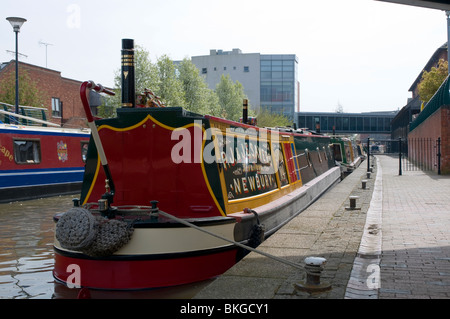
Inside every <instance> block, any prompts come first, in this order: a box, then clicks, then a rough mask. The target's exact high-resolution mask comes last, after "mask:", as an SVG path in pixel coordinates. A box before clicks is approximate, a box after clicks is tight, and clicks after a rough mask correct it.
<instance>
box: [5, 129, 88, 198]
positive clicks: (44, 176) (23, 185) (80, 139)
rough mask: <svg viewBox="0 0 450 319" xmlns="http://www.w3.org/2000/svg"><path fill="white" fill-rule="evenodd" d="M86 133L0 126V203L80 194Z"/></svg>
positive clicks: (74, 130)
mask: <svg viewBox="0 0 450 319" xmlns="http://www.w3.org/2000/svg"><path fill="white" fill-rule="evenodd" d="M89 137H90V134H89V133H88V132H86V131H82V130H78V129H64V128H50V127H31V126H22V125H8V124H1V125H0V203H4V202H11V201H17V200H27V199H34V198H40V197H48V196H55V195H66V194H73V193H77V192H80V191H81V186H82V181H83V176H84V165H85V163H84V161H83V155H84V156H85V152H86V151H87V146H88V143H89Z"/></svg>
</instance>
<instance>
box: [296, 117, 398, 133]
mask: <svg viewBox="0 0 450 319" xmlns="http://www.w3.org/2000/svg"><path fill="white" fill-rule="evenodd" d="M396 114H397V111H389V112H368V113H333V112H299V113H296V114H295V123H296V125H297V127H298V128H308V129H311V130H315V131H319V132H320V133H331V134H333V133H334V134H344V135H345V134H361V135H362V136H364V137H371V138H390V134H391V121H392V119H393V118H394V117H395V115H396Z"/></svg>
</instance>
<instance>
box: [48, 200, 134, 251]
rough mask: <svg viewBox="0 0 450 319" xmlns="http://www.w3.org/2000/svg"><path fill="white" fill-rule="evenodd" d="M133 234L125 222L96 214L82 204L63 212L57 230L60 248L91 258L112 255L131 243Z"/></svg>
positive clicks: (56, 234)
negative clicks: (79, 252) (78, 252)
mask: <svg viewBox="0 0 450 319" xmlns="http://www.w3.org/2000/svg"><path fill="white" fill-rule="evenodd" d="M132 234H133V228H132V227H131V226H130V225H128V224H127V223H126V222H123V221H119V220H115V219H106V218H104V217H101V216H93V215H92V214H91V213H90V212H89V210H87V209H85V208H82V207H74V208H71V209H70V210H69V211H67V212H66V213H64V214H63V215H62V216H61V218H60V219H59V221H58V223H57V224H56V230H55V236H56V239H57V240H58V241H59V243H60V245H61V247H63V248H65V249H70V250H75V251H81V252H83V253H85V254H86V255H89V256H92V257H104V256H109V255H112V254H113V253H114V252H116V251H117V250H119V249H120V248H121V247H123V246H124V245H125V244H126V243H128V241H129V240H130V239H131V235H132Z"/></svg>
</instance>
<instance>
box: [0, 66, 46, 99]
mask: <svg viewBox="0 0 450 319" xmlns="http://www.w3.org/2000/svg"><path fill="white" fill-rule="evenodd" d="M42 96H43V95H42V93H41V92H40V91H39V89H38V88H37V84H36V83H35V82H34V81H33V80H31V77H30V75H29V74H28V72H27V71H26V70H23V69H22V68H19V104H20V105H24V106H34V107H43V106H44V99H43V97H42ZM0 102H3V103H8V104H12V105H15V103H16V74H15V72H11V73H9V74H8V75H7V76H6V77H5V78H4V79H3V80H2V81H1V82H0Z"/></svg>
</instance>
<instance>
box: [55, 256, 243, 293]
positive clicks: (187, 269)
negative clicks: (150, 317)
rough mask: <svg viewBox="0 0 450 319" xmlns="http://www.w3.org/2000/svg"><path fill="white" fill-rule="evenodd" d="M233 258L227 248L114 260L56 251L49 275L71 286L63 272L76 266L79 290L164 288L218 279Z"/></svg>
mask: <svg viewBox="0 0 450 319" xmlns="http://www.w3.org/2000/svg"><path fill="white" fill-rule="evenodd" d="M236 255H237V249H236V248H229V249H224V250H223V251H215V252H205V253H204V254H199V255H195V254H192V255H191V256H183V257H175V256H173V257H172V258H167V257H166V258H161V259H154V258H155V257H154V256H152V257H149V256H140V257H139V256H123V257H121V258H119V259H117V260H96V259H83V258H77V257H76V256H73V257H70V256H68V255H64V254H63V253H61V252H58V250H56V253H55V268H54V270H53V276H54V277H55V279H56V280H58V281H60V282H63V283H64V284H66V285H69V286H70V285H75V284H76V281H75V279H76V276H74V273H73V272H68V271H67V269H73V268H71V267H70V266H71V265H77V266H79V267H80V268H79V269H80V281H79V285H80V286H81V287H87V288H96V289H107V290H128V289H132V290H134V289H147V288H158V287H168V286H175V285H181V284H187V283H191V282H196V281H202V280H206V279H209V278H212V277H215V276H218V275H220V274H222V273H223V272H225V271H226V270H227V269H228V268H230V267H231V266H233V265H234V264H235V262H236ZM146 258H149V259H146ZM83 269H88V271H83ZM70 276H72V277H70Z"/></svg>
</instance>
